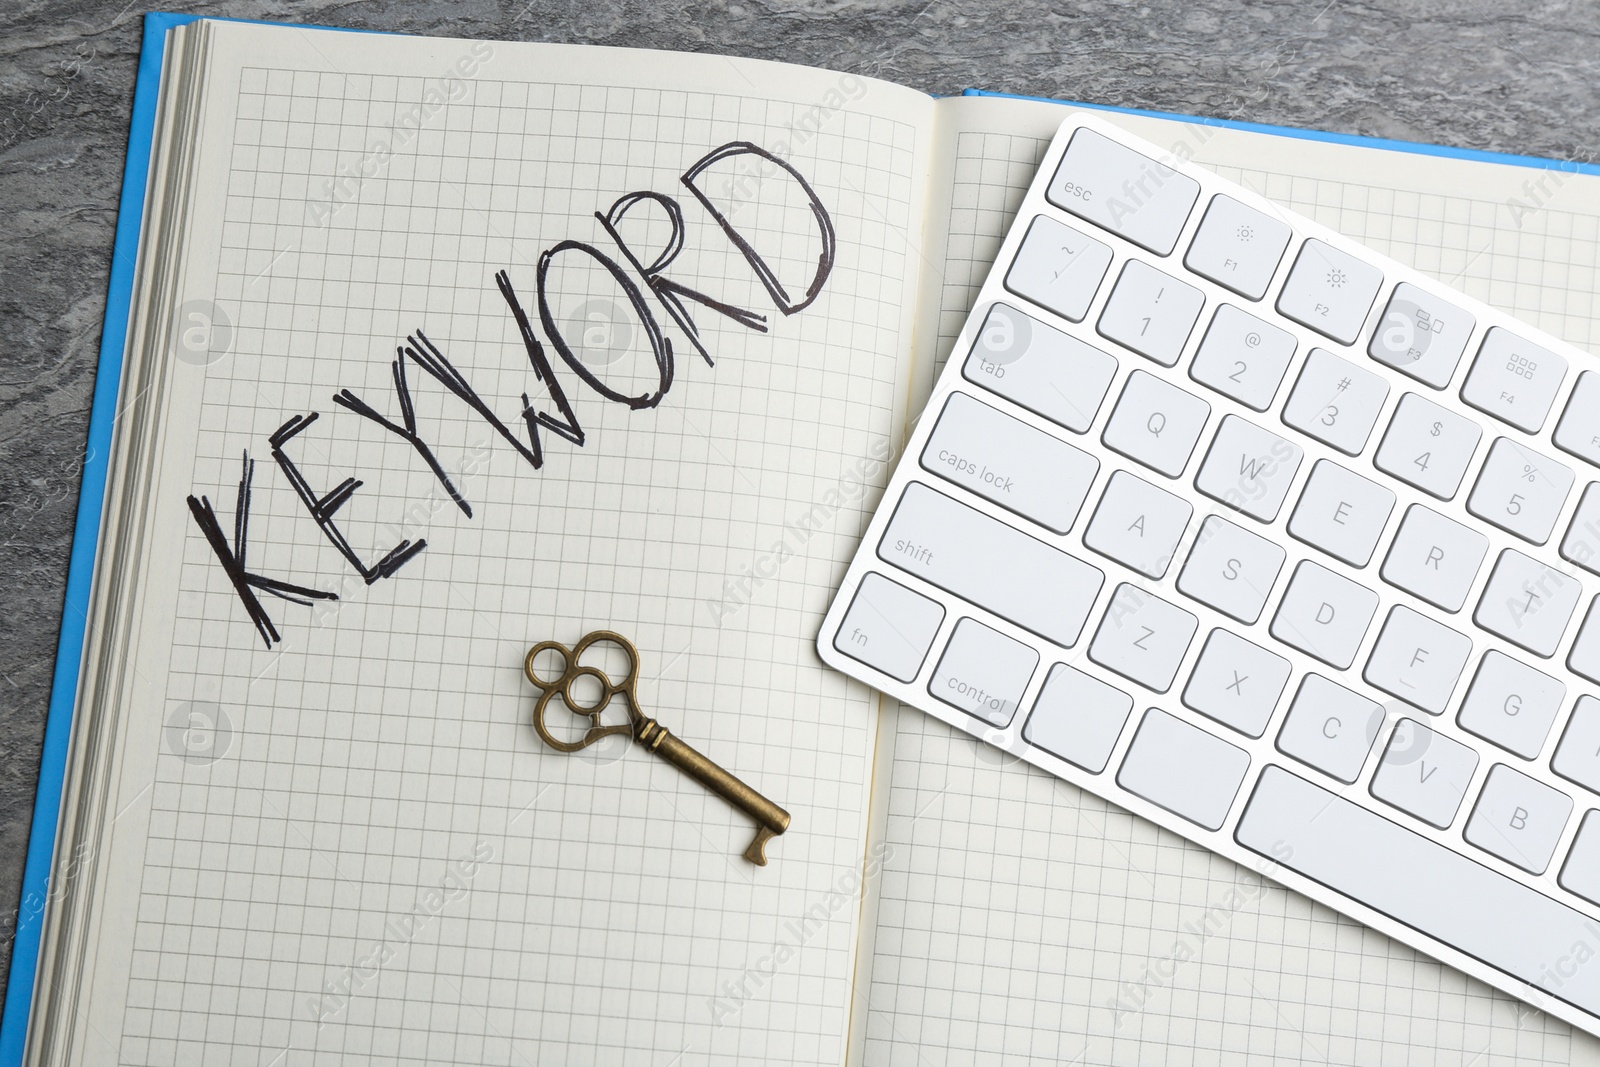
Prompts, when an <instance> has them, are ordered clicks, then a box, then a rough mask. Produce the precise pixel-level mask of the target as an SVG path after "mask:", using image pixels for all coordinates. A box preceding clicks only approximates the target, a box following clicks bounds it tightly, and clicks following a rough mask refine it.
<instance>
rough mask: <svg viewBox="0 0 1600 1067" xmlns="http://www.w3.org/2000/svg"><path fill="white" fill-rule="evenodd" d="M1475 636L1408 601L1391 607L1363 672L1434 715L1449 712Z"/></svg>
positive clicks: (1393, 692) (1370, 681)
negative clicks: (1449, 624) (1414, 607)
mask: <svg viewBox="0 0 1600 1067" xmlns="http://www.w3.org/2000/svg"><path fill="white" fill-rule="evenodd" d="M1471 655H1472V641H1471V639H1470V638H1468V637H1467V636H1466V635H1465V634H1459V633H1457V632H1456V631H1454V630H1452V629H1450V627H1448V626H1445V625H1444V624H1442V623H1437V622H1434V621H1433V620H1432V619H1430V618H1428V617H1427V616H1426V615H1423V614H1420V613H1419V612H1415V611H1412V610H1411V609H1410V608H1408V607H1406V606H1405V605H1404V604H1396V605H1395V606H1394V607H1393V608H1391V609H1389V617H1388V618H1387V619H1385V620H1384V623H1383V629H1382V630H1380V631H1379V632H1378V641H1377V644H1375V645H1373V647H1372V655H1371V656H1369V657H1368V658H1367V669H1366V670H1365V671H1364V672H1363V674H1362V677H1364V678H1365V679H1366V680H1367V682H1368V683H1369V684H1371V685H1375V686H1377V687H1378V688H1379V689H1382V690H1383V691H1384V692H1385V693H1388V694H1389V695H1390V696H1397V697H1399V698H1400V699H1401V700H1404V701H1405V702H1406V703H1408V704H1411V705H1413V706H1415V707H1419V708H1421V709H1422V710H1423V711H1426V712H1429V713H1431V714H1433V715H1442V714H1444V709H1445V706H1446V705H1447V704H1449V703H1450V694H1451V693H1453V692H1455V688H1456V682H1457V681H1458V680H1460V678H1461V672H1462V671H1463V670H1465V669H1466V666H1467V658H1468V657H1469V656H1471Z"/></svg>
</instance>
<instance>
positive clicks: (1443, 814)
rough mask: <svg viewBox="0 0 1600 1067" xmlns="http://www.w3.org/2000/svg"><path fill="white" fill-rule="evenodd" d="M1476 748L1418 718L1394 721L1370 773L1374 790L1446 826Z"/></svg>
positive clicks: (1430, 821) (1466, 780)
mask: <svg viewBox="0 0 1600 1067" xmlns="http://www.w3.org/2000/svg"><path fill="white" fill-rule="evenodd" d="M1477 769H1478V754H1477V753H1476V752H1474V751H1473V750H1472V749H1470V748H1468V747H1467V746H1466V745H1463V744H1462V743H1461V742H1460V741H1456V740H1453V739H1452V738H1449V737H1446V736H1445V735H1444V734H1439V733H1434V732H1433V731H1432V730H1430V729H1428V728H1427V727H1426V726H1424V725H1422V724H1421V723H1419V722H1417V721H1416V720H1415V719H1401V720H1400V721H1399V722H1398V723H1397V724H1395V728H1394V733H1393V734H1392V735H1391V736H1390V738H1389V744H1388V746H1387V747H1386V748H1385V749H1384V750H1383V759H1382V760H1380V761H1379V763H1378V769H1377V770H1376V771H1374V772H1373V775H1372V795H1373V796H1375V797H1377V798H1378V799H1379V800H1381V801H1383V802H1384V803H1386V804H1393V805H1394V806H1395V807H1397V808H1399V809H1400V810H1401V811H1408V812H1410V813H1411V814H1412V815H1415V816H1416V817H1417V818H1419V819H1421V820H1422V821H1423V822H1425V823H1428V824H1430V825H1433V826H1437V827H1438V828H1439V829H1441V830H1443V829H1445V828H1447V827H1448V826H1449V825H1450V823H1451V822H1452V821H1453V820H1454V819H1455V817H1456V811H1457V809H1459V808H1460V807H1461V798H1462V797H1464V796H1466V795H1467V785H1468V783H1470V782H1471V781H1472V773H1473V772H1474V771H1476V770H1477Z"/></svg>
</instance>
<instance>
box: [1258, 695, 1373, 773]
mask: <svg viewBox="0 0 1600 1067" xmlns="http://www.w3.org/2000/svg"><path fill="white" fill-rule="evenodd" d="M1382 727H1383V708H1382V707H1381V706H1380V705H1378V704H1376V703H1374V702H1373V701H1371V700H1368V699H1367V698H1366V697H1364V696H1362V695H1361V694H1360V693H1356V692H1353V691H1352V690H1349V689H1346V688H1345V687H1344V686H1342V685H1340V684H1338V683H1337V682H1330V681H1329V680H1328V679H1326V678H1324V677H1323V676H1322V675H1320V674H1307V675H1306V676H1305V678H1304V680H1302V681H1301V683H1300V689H1299V690H1298V691H1297V692H1296V693H1295V695H1294V700H1293V702H1292V703H1290V705H1289V714H1288V716H1287V717H1285V719H1284V720H1283V729H1281V730H1279V731H1278V751H1279V752H1283V753H1287V754H1288V755H1290V756H1293V757H1294V758H1295V759H1297V760H1299V761H1300V762H1301V763H1304V764H1305V765H1306V766H1308V767H1315V768H1316V769H1317V770H1319V771H1322V772H1323V773H1324V774H1329V775H1332V776H1333V777H1335V778H1337V779H1339V781H1341V782H1344V783H1345V784H1346V785H1349V784H1350V783H1352V782H1354V781H1355V780H1356V777H1357V776H1358V775H1360V773H1361V765H1362V764H1364V763H1366V762H1367V753H1368V752H1370V751H1371V750H1372V742H1374V741H1376V740H1377V738H1378V731H1379V730H1380V729H1381V728H1382Z"/></svg>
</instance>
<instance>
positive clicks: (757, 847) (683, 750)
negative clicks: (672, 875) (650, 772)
mask: <svg viewBox="0 0 1600 1067" xmlns="http://www.w3.org/2000/svg"><path fill="white" fill-rule="evenodd" d="M634 740H636V741H638V742H639V744H641V745H643V746H644V747H645V749H646V750H648V751H650V752H653V753H655V754H656V755H657V756H660V757H661V758H662V759H664V760H666V761H667V762H668V763H670V764H672V765H673V766H674V767H676V768H678V770H680V771H682V772H683V773H685V774H687V775H688V776H689V777H691V778H693V779H694V780H695V781H697V782H699V783H700V784H701V785H703V786H705V787H706V788H707V789H709V790H711V791H712V792H713V793H716V794H717V795H718V796H720V797H722V799H724V800H726V801H727V802H728V803H729V804H731V805H733V806H734V807H735V808H738V809H739V810H740V811H742V812H744V813H745V814H746V815H748V816H750V818H751V819H753V820H755V823H756V836H755V840H753V841H751V842H750V847H749V848H747V849H745V851H744V858H745V859H747V860H749V861H750V862H751V863H754V864H756V865H757V866H760V867H765V866H766V865H767V851H766V850H767V842H768V841H770V840H771V839H772V838H774V837H776V836H778V835H779V834H781V833H783V832H784V831H785V830H787V829H788V828H789V813H788V812H787V811H784V810H783V809H782V808H780V807H778V805H776V804H774V803H773V802H772V801H770V800H768V799H767V798H766V797H764V796H762V795H761V794H760V793H758V792H756V791H755V790H754V789H752V788H751V787H750V786H749V785H747V784H745V783H744V782H742V781H740V780H739V779H738V778H736V777H734V776H733V775H732V774H730V773H728V772H727V771H725V770H723V769H722V768H721V767H719V766H717V765H716V764H715V763H713V762H711V760H710V759H709V758H707V757H706V756H705V755H704V754H703V753H701V752H700V751H698V750H697V749H695V748H694V747H693V746H691V745H689V744H688V743H687V742H685V741H683V740H681V739H679V738H678V737H677V736H676V735H674V734H673V733H672V732H671V731H669V730H668V729H667V728H666V727H665V726H662V725H661V724H660V723H659V722H657V721H656V720H654V719H646V720H645V721H644V722H642V723H640V724H639V728H638V729H637V730H636V731H635V733H634Z"/></svg>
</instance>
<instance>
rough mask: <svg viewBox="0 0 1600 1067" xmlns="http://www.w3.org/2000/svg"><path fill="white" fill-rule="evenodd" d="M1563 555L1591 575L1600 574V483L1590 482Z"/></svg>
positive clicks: (1564, 542) (1569, 527)
mask: <svg viewBox="0 0 1600 1067" xmlns="http://www.w3.org/2000/svg"><path fill="white" fill-rule="evenodd" d="M1561 555H1562V557H1563V558H1565V559H1569V560H1571V561H1572V562H1573V563H1576V564H1577V565H1578V566H1580V567H1582V568H1583V569H1584V570H1586V571H1588V572H1590V573H1591V574H1600V482H1590V483H1589V487H1588V488H1587V489H1585V490H1584V491H1583V497H1582V499H1580V500H1579V501H1578V510H1577V511H1575V512H1573V513H1572V522H1571V524H1570V525H1569V526H1568V527H1567V535H1566V536H1565V537H1563V538H1562V539H1561Z"/></svg>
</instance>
